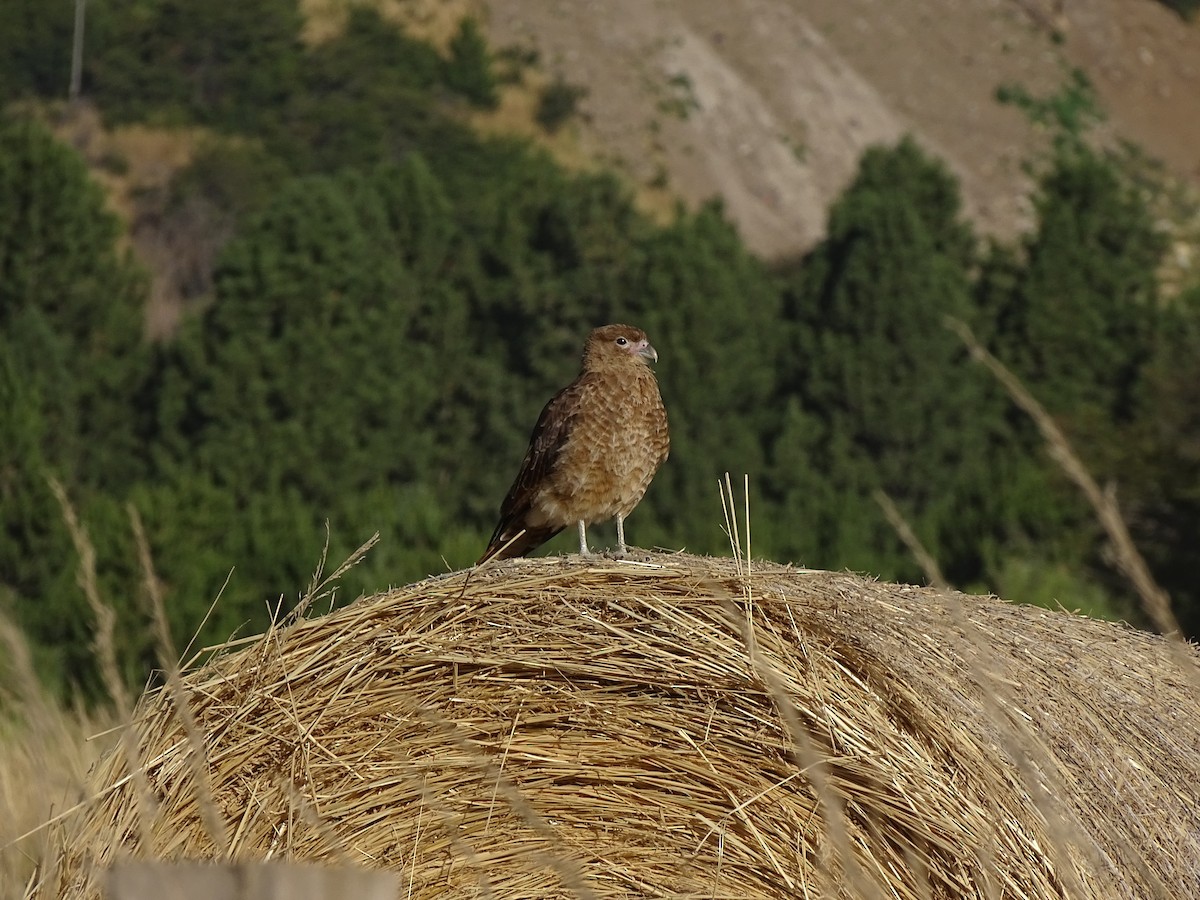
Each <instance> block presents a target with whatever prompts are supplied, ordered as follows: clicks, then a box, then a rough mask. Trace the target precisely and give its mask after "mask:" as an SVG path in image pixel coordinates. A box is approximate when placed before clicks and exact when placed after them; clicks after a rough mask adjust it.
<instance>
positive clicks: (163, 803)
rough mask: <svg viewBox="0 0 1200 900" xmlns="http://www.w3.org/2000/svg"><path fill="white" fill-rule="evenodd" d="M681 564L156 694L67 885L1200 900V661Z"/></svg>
mask: <svg viewBox="0 0 1200 900" xmlns="http://www.w3.org/2000/svg"><path fill="white" fill-rule="evenodd" d="M651 560H652V563H653V564H652V565H651V564H642V565H638V564H631V563H621V562H609V561H606V560H598V559H586V560H583V559H580V558H578V557H568V558H549V559H540V560H513V561H511V562H506V563H504V564H502V565H498V566H495V567H484V568H483V569H481V570H478V571H476V572H474V573H473V574H467V573H456V574H454V575H450V576H445V577H442V578H437V579H430V580H427V581H424V582H421V583H418V584H414V585H410V586H408V587H405V588H401V589H397V590H392V591H388V592H386V593H383V594H379V595H377V596H373V597H368V598H364V599H361V600H359V601H358V602H356V603H354V604H352V605H350V606H348V607H346V608H344V609H340V610H337V611H336V612H333V613H331V614H329V615H325V616H321V617H319V618H313V619H310V620H301V621H298V622H294V623H291V624H288V625H286V626H284V627H280V628H277V629H274V630H272V631H271V632H269V633H268V634H266V635H264V636H262V637H261V638H258V639H255V640H254V641H251V642H246V641H243V642H240V645H239V648H238V649H227V650H226V651H225V652H223V653H221V654H219V655H218V656H217V657H216V658H215V659H214V660H212V661H211V662H210V663H208V664H207V665H205V666H203V667H201V668H199V669H197V670H195V671H192V672H190V673H188V674H187V675H186V676H185V678H184V680H183V685H184V690H183V691H182V692H181V694H182V696H183V698H184V699H185V700H186V703H187V707H188V709H189V710H190V714H191V716H192V717H194V720H195V724H194V727H192V728H190V729H188V728H185V726H184V725H183V724H181V716H180V715H179V714H178V712H177V710H176V708H175V705H174V704H173V702H172V697H171V692H170V691H169V690H164V691H159V692H155V693H152V694H149V695H147V696H146V697H145V698H144V699H143V702H142V704H141V706H140V708H139V711H138V715H137V723H136V733H137V737H138V743H139V747H140V751H139V752H140V765H141V767H142V769H143V771H144V779H141V780H142V783H143V784H144V785H145V787H144V788H143V789H142V790H141V791H139V789H138V787H137V784H138V779H134V778H132V777H131V776H130V774H129V766H128V764H127V761H126V759H125V757H124V756H123V755H122V754H121V752H119V751H118V752H117V753H115V754H114V755H113V756H112V757H111V758H109V759H108V760H107V761H106V763H105V764H104V765H103V766H102V767H101V769H100V770H99V771H98V772H97V773H96V776H95V778H96V781H95V785H94V787H95V790H96V794H97V799H96V800H95V801H94V802H93V803H92V804H91V805H90V806H89V808H88V809H87V810H86V811H84V812H83V813H82V814H80V815H79V816H77V817H76V818H75V819H74V820H71V821H67V822H65V823H63V825H62V826H61V832H60V839H61V840H62V842H63V844H62V846H63V852H62V855H61V858H60V860H59V863H58V868H57V871H53V872H47V873H45V880H44V882H43V886H42V890H43V891H44V892H45V894H46V895H51V896H64V897H92V896H95V895H96V893H97V890H98V888H97V884H98V880H97V879H98V877H99V876H98V873H99V872H101V871H102V870H103V868H104V867H105V866H106V865H107V864H108V863H110V862H111V861H112V860H113V859H114V858H116V857H118V856H120V855H132V856H135V857H136V856H146V857H153V858H160V859H185V858H186V859H204V858H213V857H221V856H228V857H230V858H233V859H238V860H249V859H297V860H310V861H312V860H318V861H327V862H330V863H337V864H340V865H345V864H348V863H349V864H354V865H359V866H366V867H372V868H384V869H391V870H394V871H396V872H398V873H400V875H401V877H402V882H403V886H404V896H406V897H410V896H411V897H444V896H471V897H475V896H479V897H510V898H530V897H539V898H540V897H572V898H576V897H583V898H589V897H630V896H641V897H665V896H671V897H737V898H758V897H762V898H781V897H797V896H811V897H895V898H928V897H955V898H958V897H979V898H984V897H987V898H997V897H1022V898H1027V897H1071V898H1105V900H1111V898H1119V897H1185V896H1186V897H1191V896H1195V891H1196V888H1197V885H1200V691H1197V681H1196V673H1197V664H1198V655H1197V653H1196V651H1195V649H1194V648H1192V647H1188V646H1185V645H1183V644H1181V643H1179V642H1170V641H1167V640H1165V639H1163V638H1160V637H1158V636H1155V635H1150V634H1145V633H1142V632H1139V631H1136V630H1134V629H1131V628H1128V627H1123V626H1117V625H1112V624H1108V623H1104V622H1098V621H1093V620H1089V619H1085V618H1081V617H1077V616H1072V615H1068V614H1066V613H1056V612H1049V611H1046V610H1042V609H1036V608H1030V607H1021V606H1014V605H1010V604H1007V603H1004V602H1002V601H999V600H997V599H995V598H991V597H979V596H968V595H963V594H956V593H945V592H937V591H933V590H927V589H921V588H915V587H907V586H898V585H891V584H879V583H876V582H873V581H870V580H866V579H863V578H858V577H855V576H851V575H842V574H831V573H828V572H814V571H806V570H797V569H792V568H786V567H782V566H778V565H773V564H761V563H755V564H754V565H753V570H752V571H751V572H747V571H746V570H745V568H744V566H743V564H739V563H738V562H736V561H734V560H727V559H706V558H698V557H694V556H688V555H682V554H679V555H655V556H653V557H651ZM184 719H185V720H186V717H184ZM189 730H190V734H189ZM197 773H202V774H201V775H198V774H197Z"/></svg>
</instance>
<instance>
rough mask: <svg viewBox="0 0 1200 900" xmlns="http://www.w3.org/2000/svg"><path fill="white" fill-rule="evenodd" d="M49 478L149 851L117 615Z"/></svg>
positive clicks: (60, 490)
mask: <svg viewBox="0 0 1200 900" xmlns="http://www.w3.org/2000/svg"><path fill="white" fill-rule="evenodd" d="M49 482H50V490H51V492H52V493H53V494H54V496H55V499H57V500H58V504H59V507H60V509H61V510H62V516H63V522H64V523H65V524H66V526H67V532H68V533H69V534H70V536H71V542H72V544H73V545H74V546H75V552H76V553H77V554H78V556H79V573H78V576H77V578H76V581H77V583H78V584H79V586H80V588H81V589H82V590H83V595H84V598H85V599H86V600H87V603H88V606H89V608H90V609H91V610H92V615H93V616H94V617H95V619H96V638H95V641H94V642H93V648H94V652H95V654H96V660H97V662H98V663H99V665H100V677H101V679H102V680H103V682H104V687H105V690H106V691H108V695H109V697H110V698H111V700H112V703H113V706H114V707H115V708H116V711H117V715H118V716H119V717H120V721H121V723H122V724H121V726H120V741H121V751H122V753H123V754H124V757H125V761H126V763H127V765H128V766H129V771H130V772H131V773H133V777H134V781H135V788H136V794H137V810H138V816H137V833H138V836H139V838H140V840H141V845H140V846H141V849H142V851H143V852H146V853H149V852H151V851H152V849H153V847H154V844H153V838H152V834H153V823H154V819H155V816H156V815H157V807H156V805H155V802H154V795H153V793H152V792H151V790H150V787H149V785H148V784H147V783H146V779H145V773H144V771H143V768H142V763H141V750H140V748H139V747H138V742H137V736H136V734H135V732H134V730H133V727H132V720H133V702H132V700H131V699H130V696H129V691H128V690H127V689H126V687H125V679H124V678H122V677H121V673H120V666H119V665H118V663H117V649H116V639H115V631H116V621H117V616H116V613H115V612H114V611H113V609H112V607H111V606H109V605H108V604H107V603H105V602H104V600H103V598H101V596H100V588H99V586H98V581H97V578H96V550H95V547H94V546H93V545H92V542H91V539H90V538H89V537H88V533H87V526H85V525H84V524H83V523H82V522H81V521H80V519H79V516H78V514H77V513H76V512H75V507H74V505H73V504H72V503H71V500H70V498H69V497H68V496H67V491H66V488H65V487H63V485H62V482H60V481H59V480H58V479H56V478H54V477H51V478H50V479H49Z"/></svg>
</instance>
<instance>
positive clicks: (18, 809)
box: [0, 616, 117, 900]
mask: <svg viewBox="0 0 1200 900" xmlns="http://www.w3.org/2000/svg"><path fill="white" fill-rule="evenodd" d="M116 721H117V717H116V716H115V715H114V714H113V713H112V712H111V711H107V710H104V709H98V710H91V711H86V710H83V709H70V708H66V707H64V706H63V705H62V704H60V703H58V702H57V701H55V700H54V699H52V698H51V697H49V696H47V695H46V693H45V691H44V690H43V689H42V687H41V685H40V684H39V683H38V680H37V677H36V676H35V675H34V672H33V667H32V665H31V663H30V660H29V649H28V646H27V645H26V643H25V640H24V637H23V636H22V635H21V634H20V632H19V631H18V630H17V628H16V627H15V626H14V625H13V623H12V622H11V621H9V620H8V619H7V618H5V617H3V616H0V813H2V814H0V900H14V898H17V897H20V896H21V894H22V887H23V885H24V884H25V881H26V879H27V878H28V877H29V876H30V875H31V874H32V873H33V871H34V867H35V863H36V862H37V861H39V860H44V859H46V858H50V859H53V857H54V851H53V850H52V849H51V848H50V845H49V844H48V843H47V837H48V832H46V831H45V830H44V829H43V830H40V831H39V830H38V826H40V825H42V824H43V823H45V822H46V821H48V820H49V819H50V818H51V817H53V816H54V815H56V814H58V813H60V812H62V811H63V810H64V809H67V808H68V807H71V806H74V805H75V804H76V803H79V802H80V801H81V800H84V799H86V798H87V797H88V796H89V789H88V788H87V787H86V783H87V776H88V771H89V769H90V768H91V767H92V765H93V764H94V763H95V762H96V760H97V759H99V758H100V756H101V755H102V754H103V753H105V752H107V751H108V750H109V749H110V748H111V747H112V745H113V743H114V742H115V739H114V738H113V736H112V735H111V734H110V733H107V732H109V730H110V729H111V728H112V726H113V725H114V724H115V723H116ZM31 832H32V834H30V833H31ZM26 834H29V836H28V837H25V838H23V839H21V836H22V835H26Z"/></svg>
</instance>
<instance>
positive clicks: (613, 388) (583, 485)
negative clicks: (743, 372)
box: [479, 325, 670, 562]
mask: <svg viewBox="0 0 1200 900" xmlns="http://www.w3.org/2000/svg"><path fill="white" fill-rule="evenodd" d="M618 339H623V340H624V341H625V344H624V345H623V346H621V345H619V344H618ZM639 348H644V349H641V351H640V353H639V352H638V350H639ZM647 356H650V357H652V358H655V359H656V358H657V354H655V352H654V349H653V348H652V347H650V346H649V343H648V341H647V340H646V335H645V333H644V332H642V331H641V330H640V329H637V328H633V327H631V326H629V325H606V326H605V327H603V328H597V329H596V330H595V331H593V332H592V333H591V334H590V335H589V336H588V340H587V343H586V344H585V346H584V353H583V367H582V371H580V373H579V376H578V377H577V378H576V379H575V380H574V381H573V382H571V383H570V384H569V385H567V386H566V387H565V388H563V389H562V390H561V391H559V392H558V393H557V394H555V395H554V397H552V398H551V400H550V402H549V403H547V404H546V406H545V408H544V409H543V410H542V414H541V415H540V416H539V417H538V421H537V424H536V425H535V426H534V429H533V434H532V436H531V437H530V441H529V450H528V451H527V452H526V454H525V459H524V461H523V462H522V463H521V469H520V471H519V473H518V474H517V478H516V480H515V481H514V482H513V485H512V487H511V488H510V489H509V491H508V494H507V496H506V497H505V498H504V502H503V503H502V504H501V506H500V521H499V524H497V526H496V530H495V532H494V533H493V534H492V539H491V541H490V542H489V543H488V548H487V550H486V551H484V554H483V556H482V557H481V558H480V560H479V562H484V561H486V560H488V559H493V558H501V559H504V558H507V557H512V556H523V555H525V554H526V553H528V552H530V551H531V550H534V549H535V548H537V547H539V546H540V545H541V544H544V543H545V542H546V541H548V540H550V538H552V537H554V535H556V534H558V533H559V532H560V531H562V530H563V529H564V528H568V527H571V526H573V525H575V523H577V522H579V521H581V520H582V521H583V522H585V523H587V524H591V523H592V522H597V521H602V520H605V519H611V518H613V517H615V516H621V517H624V516H627V515H629V513H631V512H632V511H633V509H634V507H636V506H637V505H638V503H639V502H640V501H641V499H642V497H643V495H644V494H645V493H646V489H647V488H648V487H649V486H650V482H651V480H652V479H653V478H654V474H655V473H656V472H657V471H658V469H659V467H660V466H661V465H662V464H663V462H664V461H665V460H666V458H667V454H668V452H669V450H670V435H669V431H668V427H667V412H666V409H665V408H664V407H663V403H662V397H661V396H660V394H659V391H658V381H657V380H656V379H655V377H654V371H653V370H652V369H651V368H650V366H649V364H648V359H647ZM522 532H523V533H522Z"/></svg>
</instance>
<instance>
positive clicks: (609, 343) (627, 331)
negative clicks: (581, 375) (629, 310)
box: [583, 325, 658, 369]
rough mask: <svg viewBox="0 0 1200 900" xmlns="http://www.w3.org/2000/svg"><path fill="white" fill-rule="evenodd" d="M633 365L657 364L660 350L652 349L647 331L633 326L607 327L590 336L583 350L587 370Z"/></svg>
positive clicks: (598, 329)
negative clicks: (631, 363)
mask: <svg viewBox="0 0 1200 900" xmlns="http://www.w3.org/2000/svg"><path fill="white" fill-rule="evenodd" d="M630 362H633V363H637V364H639V365H647V364H649V363H652V362H658V351H657V350H655V349H654V348H653V347H652V346H650V341H649V339H648V338H647V337H646V332H644V331H642V329H640V328H634V327H633V326H632V325H605V326H604V327H602V328H597V329H596V330H595V331H593V332H592V333H591V334H589V335H588V339H587V343H586V344H585V345H584V348H583V367H584V368H585V369H591V368H603V367H607V366H610V365H628V364H629V363H630Z"/></svg>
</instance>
